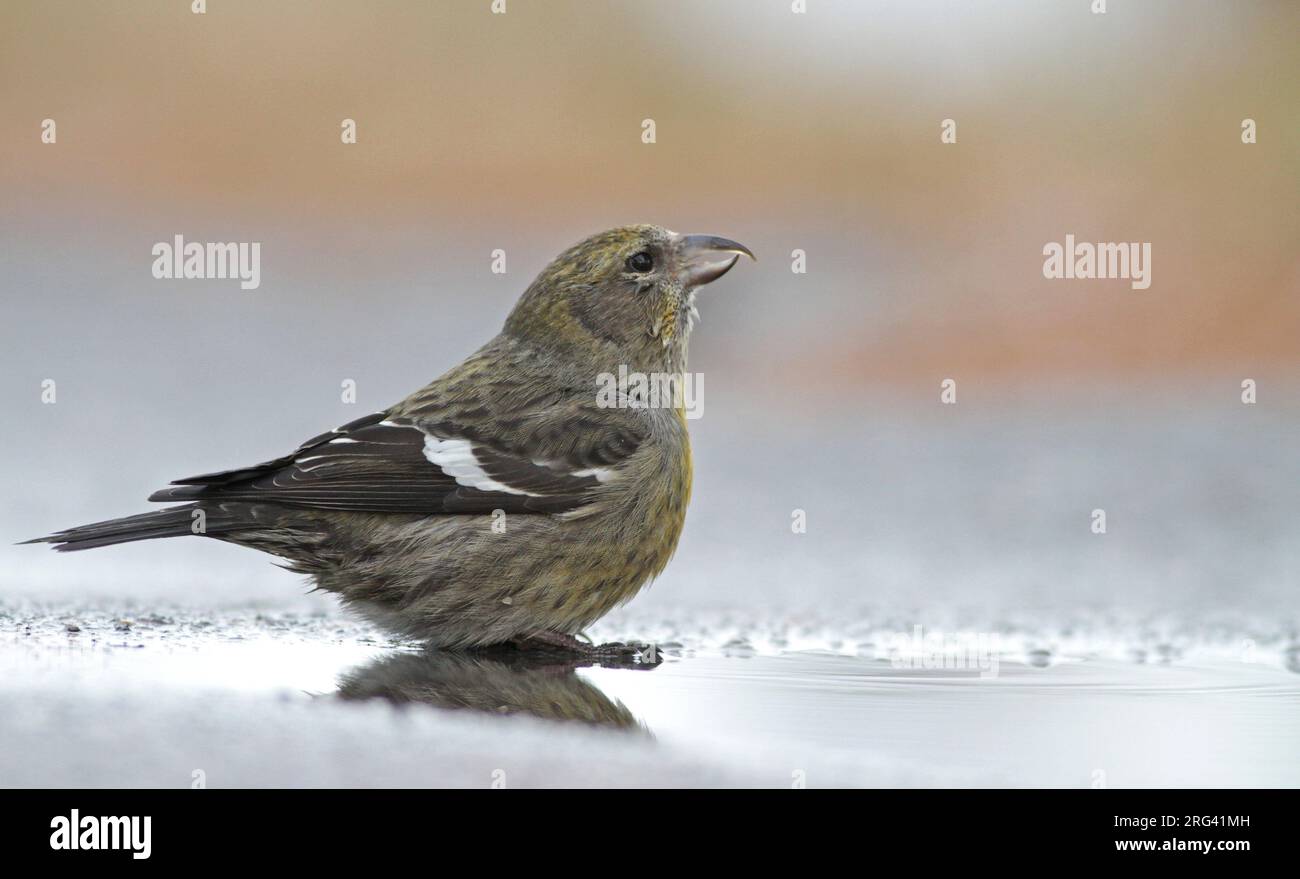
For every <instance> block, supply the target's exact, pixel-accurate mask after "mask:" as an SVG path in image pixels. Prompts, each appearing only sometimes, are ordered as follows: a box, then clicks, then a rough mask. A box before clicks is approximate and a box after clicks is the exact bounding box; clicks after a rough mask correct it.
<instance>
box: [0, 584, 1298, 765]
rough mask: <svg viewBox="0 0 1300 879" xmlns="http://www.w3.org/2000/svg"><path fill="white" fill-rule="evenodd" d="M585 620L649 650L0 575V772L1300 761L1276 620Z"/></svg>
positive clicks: (1289, 659)
mask: <svg viewBox="0 0 1300 879" xmlns="http://www.w3.org/2000/svg"><path fill="white" fill-rule="evenodd" d="M977 626H982V628H981V627H977ZM590 634H591V636H592V637H593V638H594V639H596V640H600V641H603V640H627V639H633V638H635V639H637V640H641V641H646V642H648V643H651V644H653V645H654V649H653V653H652V654H650V655H643V656H641V657H639V659H636V660H631V661H628V660H624V661H621V662H619V663H617V664H611V665H610V666H608V667H602V666H601V665H599V664H595V663H588V662H577V661H572V660H568V659H565V658H562V657H556V656H553V655H544V654H543V655H538V654H528V653H520V652H518V651H497V652H494V653H487V654H479V655H465V654H439V653H429V652H425V651H422V650H420V649H419V648H418V647H417V646H414V645H405V644H397V643H394V642H392V641H390V640H389V639H388V638H387V637H385V636H384V635H383V634H382V633H379V632H376V631H374V630H372V629H370V628H368V627H367V626H365V625H363V624H361V623H358V622H356V621H355V620H353V619H352V618H351V617H349V616H348V615H346V614H344V613H343V612H341V611H339V610H338V609H337V608H335V607H334V606H333V605H332V604H331V603H330V601H329V600H328V599H323V598H319V597H316V596H312V597H308V598H303V599H300V600H295V601H289V602H285V603H284V604H283V605H281V606H273V605H266V604H260V605H252V604H246V605H240V606H224V607H209V608H199V607H192V606H191V607H180V606H174V605H168V604H163V603H142V604H119V605H114V604H111V603H98V604H94V605H87V606H78V605H76V604H73V603H55V604H40V603H34V602H28V601H10V602H8V603H6V604H3V605H0V743H3V748H0V783H2V784H4V785H37V786H158V787H189V786H191V785H194V784H197V783H200V782H201V783H203V784H205V785H207V786H211V787H228V786H336V785H374V786H395V785H396V786H404V785H455V786H469V787H489V786H493V785H495V786H506V787H533V786H617V785H700V786H709V785H745V786H775V787H789V786H792V785H795V786H798V785H807V786H808V787H829V786H856V785H882V786H912V785H1035V786H1037V785H1049V786H1062V787H1079V788H1087V787H1100V786H1107V787H1132V786H1151V785H1161V786H1169V785H1172V786H1180V785H1186V786H1255V785H1269V786H1273V785H1284V786H1295V785H1300V760H1297V758H1296V750H1295V743H1296V742H1297V741H1300V647H1297V643H1298V642H1297V640H1296V638H1295V633H1294V632H1293V631H1291V630H1290V629H1288V628H1287V626H1285V625H1282V624H1279V623H1276V622H1267V621H1256V622H1251V621H1249V620H1231V621H1221V622H1219V623H1216V624H1215V625H1214V626H1213V627H1207V626H1205V625H1203V624H1189V623H1186V622H1180V621H1178V620H1177V619H1174V618H1169V617H1132V618H1115V617H1109V616H1106V615H1102V614H1093V615H1078V614H1075V615H1072V616H1071V617H1069V618H1065V619H1064V622H1057V623H1047V622H1044V621H1043V620H1041V619H1039V620H1035V619H1032V618H1026V619H1017V620H1004V621H1001V622H998V623H996V624H993V625H988V624H987V622H984V623H981V622H980V621H977V620H968V621H965V622H963V621H962V620H954V621H953V624H952V625H951V626H950V627H949V628H948V629H946V630H917V629H915V628H914V626H913V624H912V623H911V622H909V619H908V616H907V615H906V614H905V613H898V614H893V615H890V614H884V613H881V612H879V611H873V610H871V609H869V608H863V609H859V610H854V611H841V612H837V613H835V614H833V615H831V614H801V613H792V612H785V613H780V614H776V613H772V612H770V611H749V612H746V613H727V612H717V611H702V610H699V609H692V610H690V611H689V612H687V611H683V612H682V613H681V614H680V615H674V614H665V613H664V612H663V611H662V610H661V609H653V608H652V609H648V610H647V611H638V610H637V608H636V606H635V605H633V606H632V607H630V608H628V609H626V610H624V611H622V612H619V613H617V614H615V615H613V616H611V617H610V618H608V619H607V620H605V621H602V622H601V623H600V624H599V625H598V626H597V627H596V628H595V629H593V631H592V632H591V633H590ZM647 653H649V651H647Z"/></svg>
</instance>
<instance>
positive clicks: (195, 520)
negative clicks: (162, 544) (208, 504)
mask: <svg viewBox="0 0 1300 879" xmlns="http://www.w3.org/2000/svg"><path fill="white" fill-rule="evenodd" d="M196 512H197V513H199V515H195V513H196ZM205 518H206V512H204V511H202V510H201V508H200V507H199V505H198V504H187V505H185V506H183V507H168V508H167V509H165V510H155V511H154V512H152V513H141V514H140V515H138V516H124V517H122V518H121V519H109V520H108V521H107V522H95V523H93V524H91V525H80V526H78V527H76V528H68V529H66V530H64V531H56V532H55V533H53V534H51V535H50V536H49V537H37V538H36V539H34V540H24V541H22V542H23V543H53V544H54V548H55V549H56V550H58V551H59V552H75V551H76V550H79V549H94V548H95V547H97V546H112V545H113V544H115V543H130V542H131V541H133V540H153V539H154V538H156V537H180V536H181V535H184V534H205V533H209V532H208V530H207V523H206V522H205V521H203V520H204V519H205ZM200 523H202V524H200Z"/></svg>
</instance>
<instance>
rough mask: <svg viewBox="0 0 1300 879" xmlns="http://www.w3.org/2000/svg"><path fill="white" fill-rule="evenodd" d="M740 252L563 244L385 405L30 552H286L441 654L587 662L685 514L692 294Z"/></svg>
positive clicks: (662, 241) (389, 625)
mask: <svg viewBox="0 0 1300 879" xmlns="http://www.w3.org/2000/svg"><path fill="white" fill-rule="evenodd" d="M742 255H743V256H747V257H749V258H750V259H755V257H754V254H753V253H752V252H751V251H750V250H749V248H747V247H745V246H744V245H742V244H739V243H737V242H735V241H732V240H730V239H728V238H722V237H719V236H715V235H694V234H678V233H675V232H672V231H670V230H668V229H666V228H664V227H662V226H657V225H651V224H638V225H629V226H620V227H617V228H614V229H609V230H607V231H604V232H600V233H597V234H594V235H591V236H590V237H588V238H586V239H584V240H582V241H581V242H579V243H577V244H575V245H574V246H572V247H570V248H569V249H567V250H565V251H564V252H562V253H561V254H560V255H559V256H557V257H556V258H555V259H554V260H552V261H551V262H550V263H549V264H548V265H547V266H546V267H545V268H543V269H542V271H541V272H540V273H539V274H538V275H537V277H536V278H535V279H534V280H533V282H532V283H531V284H529V286H528V287H527V288H526V289H525V291H524V292H523V294H522V295H521V296H520V298H519V300H518V302H517V303H516V304H515V306H514V308H513V309H512V310H511V312H510V313H509V315H508V317H507V318H506V321H505V324H504V327H503V328H502V330H501V332H500V333H499V334H497V335H496V336H495V337H494V338H492V339H491V340H490V341H488V342H487V344H485V345H483V346H482V347H481V348H479V349H478V350H477V351H475V352H474V353H472V354H470V355H469V356H468V357H466V358H465V359H464V360H463V361H462V362H461V363H459V364H458V365H457V366H455V367H453V368H452V369H450V370H449V371H447V372H446V373H444V374H443V375H442V376H440V377H439V378H436V379H434V380H433V381H432V382H430V383H429V384H427V385H425V386H424V387H423V388H421V389H419V390H418V391H416V392H414V393H413V394H411V395H410V396H408V397H406V398H405V399H403V400H401V401H400V402H398V403H396V404H395V405H393V406H390V407H389V408H387V409H384V410H382V411H380V412H376V413H374V414H371V415H369V416H366V417H364V418H359V419H356V420H355V421H352V422H349V423H348V424H344V425H343V426H341V427H337V428H335V429H333V430H330V431H327V432H325V433H322V434H320V435H319V436H315V437H313V438H311V439H309V440H307V441H306V442H304V443H302V444H301V445H300V446H298V448H297V449H295V450H294V451H292V452H290V453H289V454H287V455H283V456H281V457H278V458H273V459H271V460H268V461H265V462H263V463H260V464H254V465H252V466H249V467H240V468H236V469H231V470H223V471H220V472H214V473H205V474H202V475H199V476H191V477H187V478H185V479H177V480H175V481H173V482H172V483H171V484H170V485H168V486H167V487H166V488H163V489H161V490H159V491H156V492H154V493H153V494H152V495H150V496H149V500H150V501H153V502H171V503H179V505H177V506H170V507H167V508H165V509H161V510H155V511H153V512H148V513H143V514H140V515H134V516H127V517H124V518H119V519H112V520H109V521H104V522H97V523H94V524H89V525H82V526H80V527H75V528H69V529H66V530H63V531H58V532H55V533H53V534H50V535H49V536H46V537H39V538H36V539H34V540H29V541H24V542H26V543H50V544H54V548H55V549H57V550H59V551H63V552H70V551H77V550H85V549H91V548H95V547H102V546H109V545H113V544H120V543H127V542H131V541H139V540H152V539H155V538H164V537H178V536H187V535H199V536H203V537H207V538H213V539H216V540H221V541H225V542H228V543H232V544H237V545H240V546H245V547H250V548H253V549H257V550H260V551H263V552H266V553H269V554H271V555H273V556H276V557H278V558H279V559H280V560H281V561H282V562H283V564H282V567H285V568H287V569H288V570H290V571H293V572H296V573H298V574H302V575H306V576H307V577H309V578H310V579H311V581H313V583H314V588H315V590H322V591H325V592H328V593H332V594H334V595H336V596H338V598H339V599H340V600H341V602H342V603H343V605H344V606H345V607H347V608H349V609H350V610H352V611H354V612H356V613H359V614H360V615H361V616H362V617H364V618H365V619H367V620H369V621H370V622H372V623H373V624H375V625H377V626H379V627H380V628H382V629H384V630H387V631H388V632H390V633H392V634H393V635H395V636H397V637H400V638H405V639H411V640H415V641H419V642H422V643H424V644H425V645H427V646H430V647H435V648H438V647H441V648H449V649H454V648H481V647H485V646H488V645H498V644H513V645H517V646H527V647H538V648H541V649H557V650H562V651H572V652H579V653H580V652H585V651H589V650H591V649H593V648H594V645H591V644H590V643H589V642H587V641H584V640H581V639H580V638H579V637H578V636H579V635H581V634H582V633H583V632H584V630H585V629H586V628H587V627H588V626H590V625H591V624H592V623H593V622H595V621H596V620H598V619H599V618H601V617H602V616H604V615H605V614H606V613H608V612H609V611H610V610H612V609H614V608H615V607H618V606H620V605H622V604H624V603H625V602H627V601H629V600H630V599H631V598H632V597H633V596H635V595H636V594H637V593H638V592H639V591H640V590H641V589H642V588H643V587H644V586H645V585H646V584H647V583H648V582H650V581H651V580H653V579H654V578H656V577H657V576H658V575H659V574H660V573H661V572H662V571H663V570H664V568H665V567H666V566H667V564H668V562H669V560H670V559H671V557H672V556H673V554H674V551H675V550H676V547H677V543H678V539H679V538H680V536H681V533H682V529H683V525H684V522H685V515H686V508H687V504H688V502H689V500H690V495H691V484H692V463H691V451H690V441H689V436H688V431H687V423H686V422H687V418H686V414H685V412H684V405H683V400H682V396H681V394H680V393H676V394H660V395H658V399H652V398H651V395H648V394H646V393H644V385H640V386H638V387H637V388H636V389H633V388H632V387H631V385H629V386H628V387H622V386H619V387H618V388H617V389H616V390H615V391H614V392H613V393H605V394H603V395H602V393H601V389H602V388H603V389H605V390H607V391H608V390H609V383H608V379H609V377H610V376H613V375H618V374H619V371H620V369H622V370H624V374H637V375H643V376H666V377H669V379H671V380H672V381H675V382H677V383H678V385H677V387H680V382H681V381H682V380H683V378H684V376H685V375H686V366H687V349H688V342H689V337H690V334H691V329H692V327H693V325H694V323H695V320H696V318H697V316H698V312H697V311H696V307H695V297H696V293H697V291H698V290H699V289H700V288H701V287H703V286H705V285H707V284H710V283H712V282H714V281H717V280H718V279H719V278H721V277H722V276H723V275H725V274H727V272H728V271H730V270H731V268H732V267H733V266H735V265H736V263H737V261H739V259H740V258H741V256H742Z"/></svg>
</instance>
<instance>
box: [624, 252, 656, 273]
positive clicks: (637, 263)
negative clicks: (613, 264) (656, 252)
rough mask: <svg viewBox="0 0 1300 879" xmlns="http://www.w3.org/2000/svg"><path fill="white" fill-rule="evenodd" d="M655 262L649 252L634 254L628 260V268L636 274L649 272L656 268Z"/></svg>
mask: <svg viewBox="0 0 1300 879" xmlns="http://www.w3.org/2000/svg"><path fill="white" fill-rule="evenodd" d="M654 265H655V261H654V259H653V258H652V257H651V256H650V253H649V252H648V251H645V250H643V251H641V252H640V253H634V254H632V255H631V256H629V257H628V258H627V267H628V269H629V270H631V271H634V272H648V271H650V270H651V269H652V268H654Z"/></svg>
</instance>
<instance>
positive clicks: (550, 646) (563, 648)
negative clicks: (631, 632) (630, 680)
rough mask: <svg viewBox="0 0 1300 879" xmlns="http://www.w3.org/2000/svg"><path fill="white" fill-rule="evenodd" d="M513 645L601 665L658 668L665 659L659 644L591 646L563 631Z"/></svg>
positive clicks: (531, 634)
mask: <svg viewBox="0 0 1300 879" xmlns="http://www.w3.org/2000/svg"><path fill="white" fill-rule="evenodd" d="M509 643H510V644H512V645H513V646H514V647H515V648H516V649H518V650H530V651H533V650H535V651H545V652H551V653H565V654H568V655H570V656H576V657H581V658H583V659H591V660H595V661H597V662H600V663H601V664H605V663H610V664H615V665H622V664H635V665H658V664H659V663H661V662H663V658H662V657H661V656H660V655H659V651H658V650H657V649H656V647H655V645H653V644H645V643H642V642H640V641H628V642H626V643H625V642H622V641H609V642H607V643H605V644H589V643H588V642H586V641H583V640H581V639H579V638H576V637H574V636H573V635H568V634H565V633H563V632H551V631H539V632H529V633H528V634H527V635H522V636H519V637H516V638H512V639H511V640H510V642H509Z"/></svg>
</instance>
